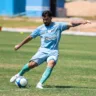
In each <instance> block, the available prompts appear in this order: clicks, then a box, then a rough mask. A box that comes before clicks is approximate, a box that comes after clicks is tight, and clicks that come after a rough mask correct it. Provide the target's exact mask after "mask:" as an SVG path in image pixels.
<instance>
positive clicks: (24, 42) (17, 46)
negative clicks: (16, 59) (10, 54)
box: [14, 35, 32, 50]
mask: <svg viewBox="0 0 96 96" xmlns="http://www.w3.org/2000/svg"><path fill="white" fill-rule="evenodd" d="M31 39H32V37H31V36H30V35H29V36H28V37H27V38H25V39H24V40H23V41H22V42H21V43H20V44H17V45H15V47H14V49H15V50H18V49H19V48H20V47H21V46H23V45H24V44H26V43H27V42H29V41H30V40H31Z"/></svg>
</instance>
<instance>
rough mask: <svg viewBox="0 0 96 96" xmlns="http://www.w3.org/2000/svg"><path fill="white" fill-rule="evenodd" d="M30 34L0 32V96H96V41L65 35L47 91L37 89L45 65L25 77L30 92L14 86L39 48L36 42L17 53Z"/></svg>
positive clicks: (47, 82) (38, 42) (47, 83)
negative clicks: (13, 81)
mask: <svg viewBox="0 0 96 96" xmlns="http://www.w3.org/2000/svg"><path fill="white" fill-rule="evenodd" d="M29 34H30V33H24V34H22V35H21V34H20V33H11V32H0V96H49V95H50V96H95V95H96V85H95V84H96V37H88V36H71V35H69V36H68V35H62V39H61V41H60V46H59V48H60V50H59V51H60V56H59V60H58V63H57V65H56V67H55V68H54V70H53V73H52V75H51V77H50V78H49V79H48V80H47V81H46V83H45V85H44V87H45V89H44V90H39V89H36V88H35V86H36V84H37V82H38V81H39V79H40V78H41V75H42V73H43V72H44V70H45V68H46V63H44V64H42V65H41V66H39V67H37V68H35V69H33V70H31V71H29V72H28V73H26V74H25V77H26V78H27V79H28V83H29V84H28V86H27V88H18V87H16V85H15V84H11V83H10V82H9V80H10V78H11V76H13V75H14V74H16V73H17V72H18V71H19V70H20V69H21V68H22V66H23V65H24V64H25V63H27V62H28V61H29V59H30V58H31V56H32V55H34V54H35V52H36V51H37V49H38V47H39V46H40V39H39V38H37V39H34V40H32V41H31V42H29V43H28V44H26V45H24V46H23V47H22V48H21V49H20V50H18V51H14V46H15V45H16V44H18V43H19V42H21V41H22V40H23V39H24V38H25V37H26V36H28V35H29Z"/></svg>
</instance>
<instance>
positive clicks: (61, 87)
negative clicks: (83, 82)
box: [44, 85, 96, 89]
mask: <svg viewBox="0 0 96 96" xmlns="http://www.w3.org/2000/svg"><path fill="white" fill-rule="evenodd" d="M44 87H45V88H60V89H63V88H86V89H96V88H95V87H82V86H63V85H56V86H55V85H51V86H50V85H46V86H44Z"/></svg>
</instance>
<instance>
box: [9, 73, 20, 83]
mask: <svg viewBox="0 0 96 96" xmlns="http://www.w3.org/2000/svg"><path fill="white" fill-rule="evenodd" d="M19 76H20V75H19V74H16V75H14V76H12V77H11V79H10V82H11V83H13V82H15V80H16V79H17V78H18V77H19Z"/></svg>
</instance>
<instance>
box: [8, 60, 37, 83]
mask: <svg viewBox="0 0 96 96" xmlns="http://www.w3.org/2000/svg"><path fill="white" fill-rule="evenodd" d="M36 66H38V64H37V63H36V62H34V61H30V62H29V63H27V64H25V65H24V66H23V68H22V69H21V70H20V72H19V73H18V74H16V75H14V76H12V77H11V79H10V82H11V83H12V82H15V80H16V79H17V78H18V77H19V76H23V75H24V73H26V72H28V71H29V70H30V69H32V68H34V67H36Z"/></svg>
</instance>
